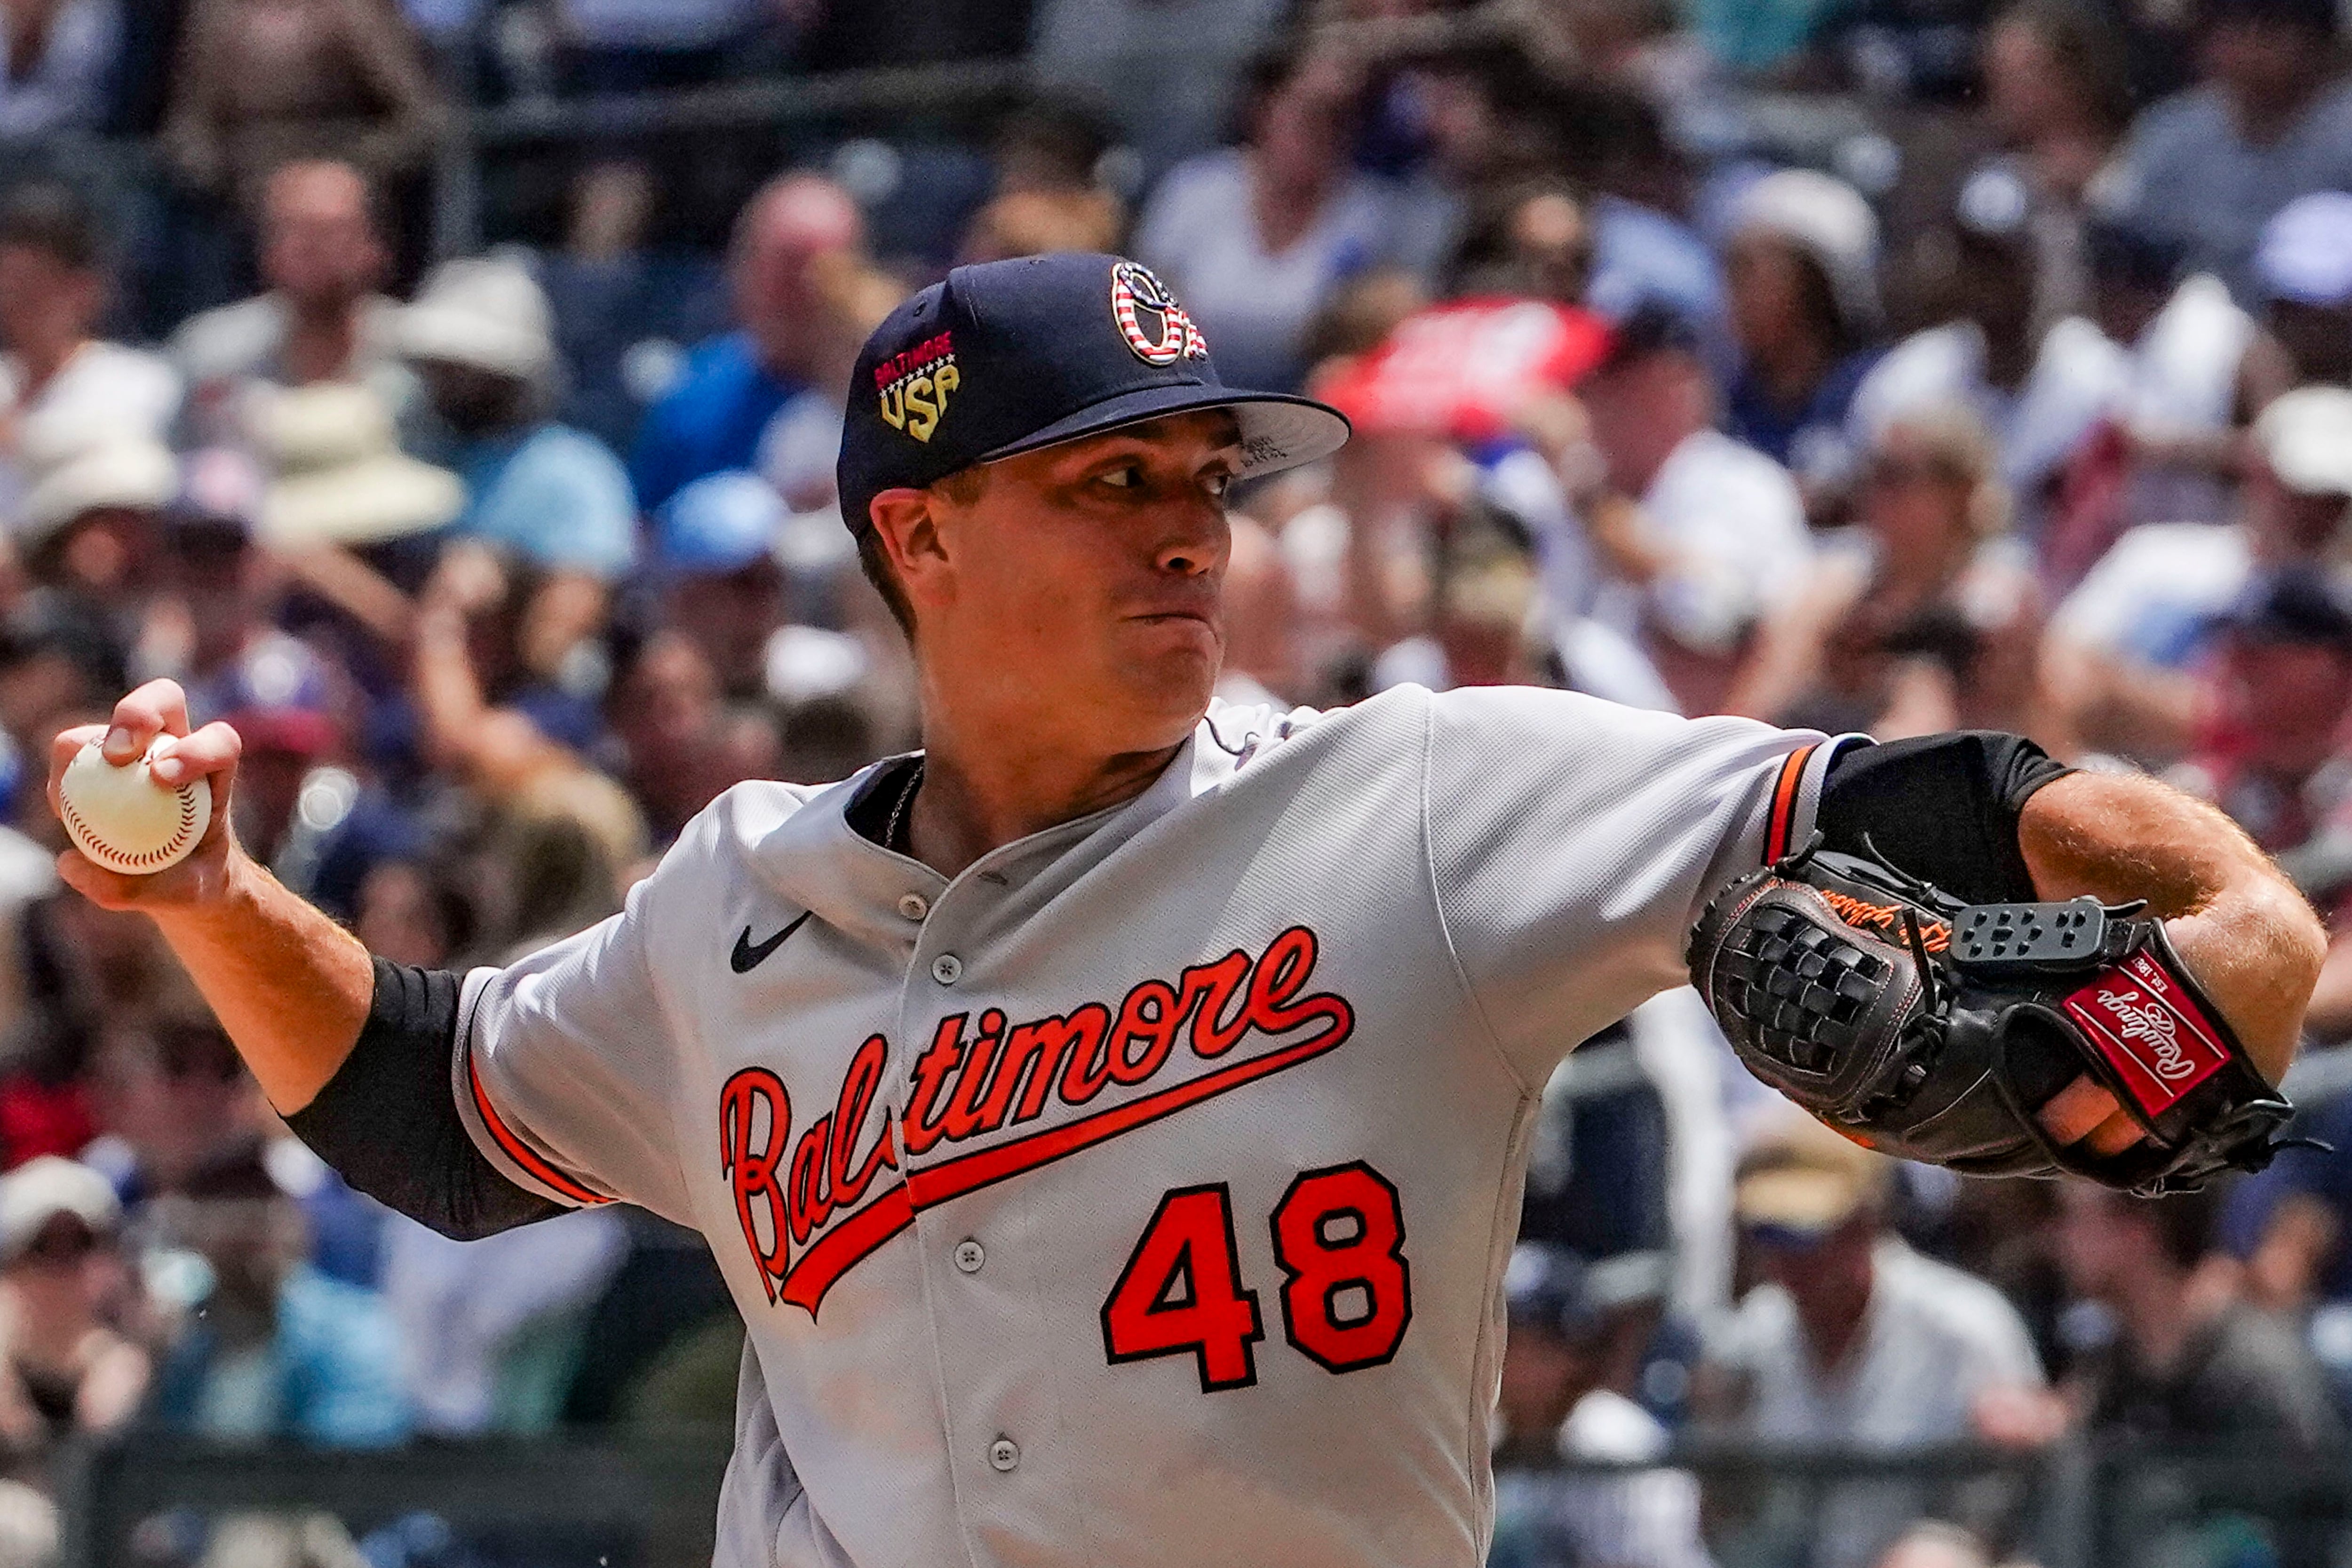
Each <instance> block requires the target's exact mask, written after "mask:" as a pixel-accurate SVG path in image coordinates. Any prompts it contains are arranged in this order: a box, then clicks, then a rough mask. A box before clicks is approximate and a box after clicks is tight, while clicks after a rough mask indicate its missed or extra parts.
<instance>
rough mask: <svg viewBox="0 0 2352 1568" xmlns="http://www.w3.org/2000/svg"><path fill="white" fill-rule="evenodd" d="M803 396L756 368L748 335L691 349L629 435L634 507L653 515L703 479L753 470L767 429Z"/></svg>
mask: <svg viewBox="0 0 2352 1568" xmlns="http://www.w3.org/2000/svg"><path fill="white" fill-rule="evenodd" d="M804 390H805V388H803V386H802V385H801V384H800V383H799V382H797V381H793V380H792V379H791V378H789V377H786V376H779V375H774V374H770V373H769V372H768V371H767V369H765V368H764V367H763V366H762V365H761V363H760V360H759V355H758V353H757V351H756V350H755V349H754V348H753V346H752V343H751V334H749V333H748V332H730V333H729V334H728V335H727V336H725V337H723V338H713V339H711V340H710V341H709V342H707V343H703V344H700V345H698V347H697V348H696V349H695V351H694V352H693V353H691V354H689V355H688V356H687V362H686V371H685V374H682V375H680V376H679V377H678V383H677V385H676V386H674V387H672V388H671V389H670V391H669V393H668V394H667V395H666V396H664V397H663V398H662V400H661V401H660V402H659V403H656V404H655V405H653V407H651V408H650V409H647V410H646V422H645V424H644V426H642V427H640V428H639V430H638V431H637V446H636V450H635V452H634V453H632V454H631V455H630V458H629V477H630V478H631V479H634V480H635V483H636V488H637V504H638V505H640V506H642V507H643V508H645V510H647V511H649V512H651V511H658V510H661V507H662V504H663V503H664V502H665V501H667V500H669V498H670V497H672V496H674V495H676V494H677V492H678V491H680V490H682V489H685V488H686V487H687V486H688V485H690V484H692V483H693V482H694V481H695V480H697V479H701V478H703V477H704V476H705V475H707V474H715V473H719V472H720V471H722V470H724V469H728V468H752V469H756V468H758V467H759V463H758V458H759V455H760V437H761V435H763V434H764V433H765V432H766V430H767V428H768V422H769V421H770V420H772V419H773V418H774V417H775V416H776V412H777V410H779V409H781V408H782V407H783V405H785V404H787V403H789V402H791V401H792V400H793V398H794V397H796V396H798V395H800V394H801V393H802V392H803V391H804Z"/></svg>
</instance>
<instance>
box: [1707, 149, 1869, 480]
mask: <svg viewBox="0 0 2352 1568" xmlns="http://www.w3.org/2000/svg"><path fill="white" fill-rule="evenodd" d="M1725 275H1726V280H1727V285H1728V288H1729V292H1730V299H1731V332H1732V337H1733V338H1734V340H1735V341H1736V342H1738V346H1739V354H1740V364H1739V374H1738V376H1737V377H1736V378H1735V379H1734V380H1733V382H1732V383H1731V387H1730V390H1729V392H1728V394H1727V396H1726V397H1725V400H1724V417H1725V428H1726V429H1727V430H1728V431H1729V432H1730V434H1731V435H1732V436H1733V437H1737V438H1738V439H1739V440H1741V441H1745V442H1746V443H1747V444H1748V445H1749V446H1751V447H1755V448H1756V449H1757V450H1758V451H1759V452H1761V453H1763V454H1764V455H1765V456H1766V457H1768V458H1771V459H1772V460H1773V461H1774V462H1776V463H1778V464H1780V466H1781V467H1783V468H1787V469H1789V470H1790V472H1791V473H1792V474H1794V475H1795V477H1796V479H1797V481H1798V483H1799V484H1800V485H1801V486H1803V488H1804V489H1805V492H1806V497H1807V501H1808V506H1809V510H1811V511H1813V512H1814V513H1815V514H1816V515H1817V516H1827V515H1831V514H1832V513H1834V512H1835V511H1836V510H1837V502H1838V501H1839V500H1842V499H1843V491H1844V489H1845V487H1846V486H1847V484H1848V483H1849V482H1850V481H1851V480H1852V478H1853V467H1854V460H1855V454H1854V453H1853V449H1852V448H1851V447H1849V446H1848V444H1847V440H1848V437H1847V428H1848V423H1849V416H1850V414H1851V411H1852V409H1853V395H1854V392H1855V390H1856V389H1857V388H1858V387H1860V386H1861V384H1862V382H1863V378H1864V376H1866V375H1868V374H1870V370H1871V367H1872V366H1873V365H1874V364H1876V363H1878V359H1879V353H1880V351H1879V350H1878V349H1877V348H1876V347H1875V346H1874V339H1875V338H1876V336H1877V333H1878V331H1879V327H1880V325H1881V321H1882V313H1881V310H1880V307H1879V298H1878V219H1877V217H1876V216H1874V214H1873V213H1872V212H1871V210H1870V206H1869V204H1868V203H1866V202H1864V200H1863V199H1862V196H1861V195H1860V194H1859V193H1858V192H1856V191H1855V190H1854V189H1853V186H1851V185H1848V184H1845V183H1844V182H1843V181H1840V180H1836V179H1832V178H1831V177H1830V176H1829V175H1827V174H1815V173H1814V172H1812V171H1811V170H1810V169H1784V170H1781V171H1780V172H1779V173H1776V174H1767V175H1766V176H1764V177H1763V178H1762V179H1760V180H1759V181H1757V182H1756V183H1755V184H1752V185H1750V186H1749V187H1748V189H1747V190H1745V191H1743V192H1742V193H1740V195H1739V197H1738V204H1737V205H1735V206H1734V208H1733V210H1732V218H1731V237H1730V239H1729V241H1728V242H1727V247H1726V256H1725Z"/></svg>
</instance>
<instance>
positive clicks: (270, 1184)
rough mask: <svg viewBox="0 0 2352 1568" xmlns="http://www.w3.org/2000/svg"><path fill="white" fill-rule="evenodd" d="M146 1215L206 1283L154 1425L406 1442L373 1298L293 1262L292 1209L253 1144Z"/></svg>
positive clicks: (297, 1211) (224, 1433)
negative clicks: (200, 1267)
mask: <svg viewBox="0 0 2352 1568" xmlns="http://www.w3.org/2000/svg"><path fill="white" fill-rule="evenodd" d="M155 1210H156V1212H155V1223H156V1226H157V1228H158V1230H159V1232H160V1234H161V1235H163V1237H167V1238H168V1239H169V1240H170V1241H171V1242H172V1243H173V1245H176V1246H178V1247H184V1248H185V1249H187V1250H188V1251H191V1252H193V1253H194V1254H195V1255H196V1256H197V1257H198V1258H202V1259H203V1261H204V1263H205V1266H206V1270H207V1272H208V1275H209V1284H208V1286H207V1288H206V1289H204V1290H203V1291H202V1292H201V1293H200V1294H198V1295H196V1296H195V1297H194V1299H193V1300H189V1301H188V1302H187V1303H186V1307H187V1312H186V1316H185V1317H184V1320H183V1321H182V1322H181V1325H180V1328H179V1332H178V1336H177V1338H176V1339H175V1340H174V1341H173V1343H172V1345H171V1347H170V1349H169V1350H168V1351H167V1352H165V1354H164V1356H163V1363H162V1364H161V1366H160V1367H159V1368H158V1369H157V1372H156V1378H155V1398H154V1401H153V1404H152V1407H151V1413H150V1414H151V1417H152V1419H153V1420H154V1421H155V1422H156V1423H157V1424H158V1425H159V1426H163V1428H165V1429H166V1430H170V1431H177V1432H186V1433H191V1434H194V1435H197V1436H205V1437H209V1438H213V1439H215V1440H218V1441H226V1442H244V1443H263V1442H269V1441H294V1442H299V1443H304V1444H309V1445H311V1446H315V1447H384V1446H386V1445H389V1444H394V1443H397V1442H399V1441H400V1440H401V1439H403V1438H404V1437H405V1436H408V1434H409V1432H410V1430H411V1428H412V1425H413V1417H412V1415H411V1412H410V1410H409V1406H408V1403H407V1400H406V1397H405V1395H404V1394H403V1392H402V1389H401V1386H400V1350H399V1341H398V1337H397V1333H396V1331H395V1329H394V1324H393V1321H392V1319H391V1317H390V1315H389V1314H388V1313H387V1312H386V1311H385V1310H384V1306H383V1301H382V1300H381V1299H380V1298H378V1297H377V1296H376V1295H375V1294H374V1293H373V1292H372V1291H369V1290H364V1289H360V1288H358V1287H356V1286H353V1285H350V1284H346V1283H344V1282H342V1281H340V1280H336V1279H329V1278H328V1277H327V1276H325V1275H323V1274H321V1273H320V1272H319V1271H317V1270H316V1269H314V1268H311V1267H310V1265H309V1264H307V1263H305V1262H304V1261H302V1259H303V1258H304V1256H305V1254H306V1252H307V1250H308V1247H309V1238H308V1237H307V1235H306V1229H307V1227H306V1226H305V1224H304V1221H303V1216H302V1210H301V1208H300V1206H299V1205H298V1204H296V1203H295V1202H294V1200H293V1199H292V1198H290V1197H289V1196H288V1195H287V1194H286V1193H285V1191H284V1190H283V1189H282V1188H281V1187H280V1186H279V1185H278V1181H277V1179H276V1178H275V1177H273V1176H272V1175H271V1174H270V1172H269V1168H268V1165H267V1164H266V1163H264V1161H263V1159H262V1156H261V1152H260V1150H259V1148H258V1147H257V1146H253V1145H247V1146H246V1147H244V1148H242V1149H236V1150H232V1151H230V1152H226V1153H225V1154H223V1155H220V1156H218V1157H216V1158H215V1159H213V1160H212V1161H210V1162H209V1163H205V1164H204V1165H202V1166H200V1167H198V1168H197V1169H195V1170H194V1171H192V1172H190V1173H188V1174H187V1175H186V1176H185V1177H184V1179H183V1180H181V1181H180V1182H179V1183H178V1184H176V1185H175V1186H174V1187H173V1190H172V1191H171V1192H170V1193H169V1194H165V1195H163V1196H161V1197H159V1198H158V1199H156V1200H155Z"/></svg>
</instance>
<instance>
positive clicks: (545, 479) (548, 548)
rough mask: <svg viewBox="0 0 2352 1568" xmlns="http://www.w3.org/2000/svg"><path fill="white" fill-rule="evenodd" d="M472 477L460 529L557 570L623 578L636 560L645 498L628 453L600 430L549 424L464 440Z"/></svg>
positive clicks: (461, 452) (462, 463)
mask: <svg viewBox="0 0 2352 1568" xmlns="http://www.w3.org/2000/svg"><path fill="white" fill-rule="evenodd" d="M451 466H452V467H454V468H456V469H457V474H458V477H459V478H461V479H464V480H465V481H466V510H465V511H464V513H463V514H462V515H460V516H459V517H458V519H457V531H458V532H460V533H466V534H471V535H473V536H474V537H476V538H478V539H487V540H490V541H492V542H496V543H499V544H505V545H509V546H510V547H512V548H513V549H514V550H516V551H518V552H520V553H521V554H522V555H524V556H525V557H527V558H528V559H530V560H531V561H533V562H536V563H539V564H540V565H541V566H544V567H547V568H549V569H551V570H553V571H572V572H585V573H588V574H590V575H592V576H596V577H602V578H606V579H610V578H614V577H618V576H620V575H621V574H624V573H625V572H626V571H628V569H629V565H630V563H631V562H633V561H635V559H636V552H637V504H636V499H635V493H634V492H633V491H632V490H631V489H630V486H629V476H628V472H627V470H626V469H625V468H622V467H621V460H620V459H619V458H615V457H614V456H613V454H612V453H611V452H610V451H607V450H606V449H605V447H604V443H603V442H601V441H599V440H597V439H596V438H595V437H593V436H589V435H584V434H583V433H582V432H580V431H578V430H574V429H572V427H571V426H566V425H554V424H548V425H541V426H538V427H537V428H535V429H532V430H530V432H528V433H527V434H524V435H521V436H499V437H489V438H488V439H486V440H480V441H473V442H468V443H467V444H466V445H465V446H463V447H459V448H458V449H457V453H456V455H455V461H454V462H453V464H452V465H451Z"/></svg>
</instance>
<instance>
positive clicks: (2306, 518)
mask: <svg viewBox="0 0 2352 1568" xmlns="http://www.w3.org/2000/svg"><path fill="white" fill-rule="evenodd" d="M2347 501H2352V392H2347V391H2346V390H2344V389H2343V388H2340V387H2327V386H2313V387H2305V388H2303V389H2302V390H2300V391H2297V392H2294V393H2290V394H2289V395H2286V396H2284V397H2282V398H2280V399H2278V400H2277V401H2276V402H2274V403H2273V404H2272V405H2270V406H2269V407H2268V408H2267V409H2265V410H2263V416H2262V417H2261V418H2260V419H2258V420H2256V421H2255V423H2254V428H2253V433H2252V438H2251V440H2250V441H2249V442H2248V443H2247V450H2246V456H2245V461H2244V477H2243V479H2242V485H2241V493H2240V500H2239V512H2240V521H2238V522H2235V523H2231V524H2228V525H2224V526H2218V527H2217V526H2214V525H2211V524H2207V523H2150V524H2147V525H2144V526H2142V527H2139V528H2136V529H2133V530H2132V531H2130V532H2128V533H2126V534H2125V535H2124V537H2123V538H2122V539H2121V540H2119V541H2117V542H2116V546H2115V548H2114V549H2113V550H2111V551H2109V552H2107V554H2106V555H2105V558H2104V559H2102V560H2101V561H2100V563H2098V565H2096V566H2095V567H2094V568H2093V569H2092V570H2091V572H2090V574H2088V575H2087V576H2085V577H2084V580H2083V583H2082V585H2081V586H2080V587H2078V588H2076V589H2075V590H2074V592H2073V593H2072V594H2070V595H2067V596H2066V598H2065V599H2064V601H2063V602H2062V603H2061V604H2060V605H2059V606H2058V608H2057V610H2056V611H2055V612H2054V613H2053V616H2052V617H2051V626H2050V631H2049V635H2048V637H2047V638H2046V639H2045V642H2044V646H2043V649H2042V685H2043V688H2044V693H2045V702H2046V709H2045V712H2046V715H2047V723H2048V737H2049V739H2050V740H2051V741H2052V742H2053V743H2054V744H2056V745H2057V746H2059V747H2060V748H2061V749H2062V750H2071V749H2078V748H2088V749H2091V750H2096V751H2105V752H2116V753H2119V754H2121V755H2125V756H2128V757H2136V758H2139V759H2142V760H2145V761H2149V762H2156V763H2165V762H2170V761H2172V760H2174V759H2176V758H2178V757H2179V756H2180V755H2181V754H2182V753H2183V752H2185V751H2186V750H2187V749H2188V748H2189V745H2190V744H2191V742H2192V741H2193V740H2194V738H2195V727H2196V723H2197V714H2198V685H2197V680H2196V675H2195V665H2196V661H2197V659H2198V658H2199V657H2200V655H2201V654H2202V653H2203V652H2204V651H2205V649H2206V647H2208V645H2209V642H2210V636H2211V633H2212V631H2213V627H2214V622H2215V617H2217V616H2219V615H2220V614H2221V612H2222V611H2224V610H2225V609H2227V608H2228V607H2229V606H2230V605H2231V604H2232V603H2234V602H2235V601H2236V600H2237V599H2238V597H2239V595H2241V594H2242V593H2243V592H2244V591H2245V589H2246V587H2247V585H2248V584H2249V582H2250V581H2251V580H2252V578H2253V576H2254V574H2256V573H2258V572H2275V571H2280V570H2283V569H2285V568H2289V567H2294V566H2297V565H2315V566H2319V567H2322V568H2323V569H2324V568H2326V566H2327V565H2328V563H2329V560H2330V557H2331V556H2332V554H2333V552H2334V549H2335V547H2336V542H2337V541H2338V540H2339V539H2340V538H2341V537H2342V535H2343V528H2344V520H2345V509H2346V506H2347Z"/></svg>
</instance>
